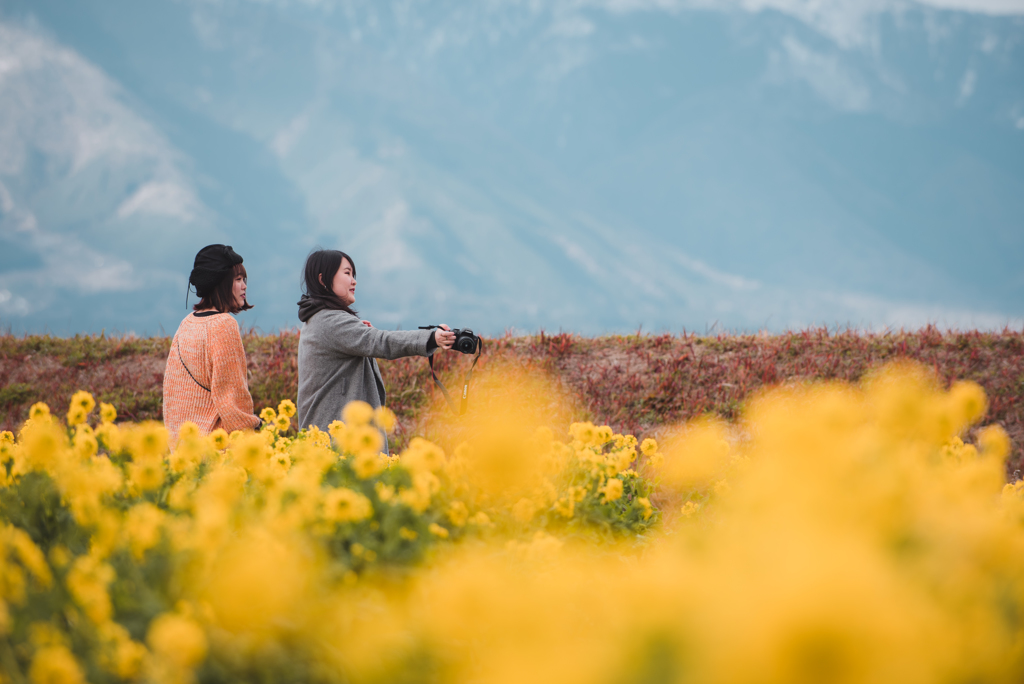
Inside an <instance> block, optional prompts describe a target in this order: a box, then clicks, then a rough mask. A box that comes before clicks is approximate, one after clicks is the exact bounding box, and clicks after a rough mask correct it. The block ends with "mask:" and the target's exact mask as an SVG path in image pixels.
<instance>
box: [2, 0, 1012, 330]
mask: <svg viewBox="0 0 1024 684" xmlns="http://www.w3.org/2000/svg"><path fill="white" fill-rule="evenodd" d="M210 242H225V243H228V244H232V245H233V246H234V247H235V249H236V250H237V251H239V252H240V253H241V254H243V256H245V258H246V265H247V267H248V268H249V271H250V297H251V300H252V301H253V302H254V303H255V304H256V308H255V309H253V310H252V311H251V312H248V313H246V314H243V315H242V316H240V321H241V322H242V323H243V325H256V326H258V327H260V328H262V329H265V330H272V329H277V328H282V327H291V326H294V325H296V324H297V323H298V321H297V318H296V316H295V311H296V309H295V301H296V300H297V299H298V296H299V287H298V275H299V272H300V270H301V266H302V261H303V258H304V256H305V255H306V254H307V253H308V251H309V250H310V249H311V248H313V247H314V246H316V245H320V246H324V247H332V248H339V249H343V250H345V251H346V252H349V253H350V254H352V255H353V257H354V258H355V260H356V262H357V266H358V268H359V290H358V292H357V297H358V301H357V306H358V307H359V308H360V310H361V312H362V313H363V314H364V315H365V316H366V317H368V318H370V319H371V320H373V321H374V322H375V324H377V325H379V326H381V327H388V328H393V327H399V326H401V327H410V326H415V325H420V324H424V323H431V322H437V321H442V320H443V321H446V322H449V323H452V324H453V325H460V326H469V327H473V328H475V329H479V330H483V331H486V332H488V333H500V332H502V331H504V330H506V329H515V330H519V331H531V330H537V329H539V328H545V329H547V330H557V329H566V330H575V331H579V332H584V333H590V334H593V333H602V332H613V331H633V330H636V329H637V327H639V326H643V327H644V329H647V330H681V329H683V328H686V329H690V330H706V329H709V328H712V327H715V328H716V329H718V328H722V329H745V330H750V329H760V328H767V329H773V330H779V329H784V328H799V327H804V326H808V325H814V324H827V325H853V326H860V327H870V328H885V327H917V326H920V325H924V324H927V323H937V324H940V325H945V326H955V327H986V328H991V327H1001V326H1003V325H1006V324H1011V325H1014V326H1020V325H1021V323H1022V319H1024V270H1022V269H1021V267H1020V264H1021V263H1024V0H927V2H923V3H922V2H907V1H902V0H859V1H852V0H836V1H834V2H825V1H822V0H562V1H553V2H538V1H527V0H523V1H521V2H517V1H515V0H491V1H489V2H479V3H465V2H461V1H460V2H456V1H454V0H452V1H445V0H437V1H433V2H426V1H421V2H414V1H410V0H391V1H388V2H379V1H378V2H371V1H369V0H363V1H359V0H347V1H346V0H291V1H287V0H276V1H275V0H152V1H150V2H146V3H139V2H137V1H134V0H78V1H76V2H74V3H67V2H66V0H0V326H2V327H3V328H10V329H12V330H14V331H17V332H23V331H43V330H46V331H52V332H57V333H60V334H68V333H74V332H79V331H98V330H101V329H106V330H108V331H134V332H137V333H139V334H152V333H159V332H161V331H164V332H167V331H172V330H173V329H174V328H175V327H176V326H177V323H178V321H179V320H180V319H181V318H182V317H183V316H184V315H185V314H186V309H185V284H186V281H187V274H188V271H189V269H190V267H191V260H192V257H193V256H194V254H195V252H196V251H197V250H198V249H199V248H200V247H202V246H203V245H205V244H208V243H210Z"/></svg>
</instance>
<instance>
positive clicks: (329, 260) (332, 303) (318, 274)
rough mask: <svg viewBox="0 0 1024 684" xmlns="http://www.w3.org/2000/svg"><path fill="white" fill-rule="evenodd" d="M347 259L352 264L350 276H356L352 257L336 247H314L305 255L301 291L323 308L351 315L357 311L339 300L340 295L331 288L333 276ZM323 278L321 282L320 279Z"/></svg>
mask: <svg viewBox="0 0 1024 684" xmlns="http://www.w3.org/2000/svg"><path fill="white" fill-rule="evenodd" d="M345 259H348V263H350V264H352V277H353V278H355V277H356V262H354V261H352V257H350V256H349V255H348V254H345V253H344V252H342V251H341V250H337V249H315V250H313V251H312V252H310V253H309V256H308V257H306V269H305V271H304V273H303V283H302V293H303V294H304V295H306V296H307V297H310V298H311V299H313V300H315V301H316V303H317V304H318V305H322V308H324V309H331V310H334V311H345V312H348V313H350V314H352V315H353V316H358V315H359V312H357V311H355V310H354V309H352V308H351V307H350V306H349V305H348V304H346V303H345V302H343V301H341V297H339V296H338V295H337V294H335V292H334V290H333V289H332V287H331V286H332V284H333V283H334V276H335V275H337V273H338V269H340V268H341V264H342V262H343V261H344V260H345ZM321 280H323V282H322V283H321V282H320V281H321Z"/></svg>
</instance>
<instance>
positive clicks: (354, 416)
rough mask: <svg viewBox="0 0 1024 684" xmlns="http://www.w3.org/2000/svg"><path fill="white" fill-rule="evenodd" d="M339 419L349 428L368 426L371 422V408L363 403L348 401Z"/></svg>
mask: <svg viewBox="0 0 1024 684" xmlns="http://www.w3.org/2000/svg"><path fill="white" fill-rule="evenodd" d="M341 419H342V420H343V421H345V424H346V425H348V426H350V427H358V426H360V425H368V424H369V423H370V421H371V420H373V408H372V407H371V406H370V405H369V404H367V403H366V402H365V401H350V402H349V403H348V404H346V405H345V408H344V409H343V410H342V412H341Z"/></svg>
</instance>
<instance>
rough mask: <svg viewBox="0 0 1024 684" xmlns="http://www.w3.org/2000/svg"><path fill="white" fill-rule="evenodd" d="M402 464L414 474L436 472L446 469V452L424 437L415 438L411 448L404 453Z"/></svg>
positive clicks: (410, 443)
mask: <svg viewBox="0 0 1024 684" xmlns="http://www.w3.org/2000/svg"><path fill="white" fill-rule="evenodd" d="M401 462H402V465H404V466H405V467H406V468H408V469H409V470H411V471H413V472H420V471H423V472H436V471H438V470H440V469H441V468H443V467H444V464H445V458H444V451H443V450H442V449H441V447H439V446H437V445H436V444H433V443H432V442H428V441H427V440H425V439H423V438H422V437H413V438H412V441H411V442H409V448H408V449H406V450H405V451H403V452H402V456H401Z"/></svg>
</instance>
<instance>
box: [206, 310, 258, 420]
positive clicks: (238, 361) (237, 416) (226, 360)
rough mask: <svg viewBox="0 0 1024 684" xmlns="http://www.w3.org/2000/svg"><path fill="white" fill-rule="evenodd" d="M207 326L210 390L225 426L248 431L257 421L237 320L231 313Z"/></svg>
mask: <svg viewBox="0 0 1024 684" xmlns="http://www.w3.org/2000/svg"><path fill="white" fill-rule="evenodd" d="M217 318H218V319H221V320H218V321H217V322H216V324H213V325H211V326H210V346H209V349H210V361H211V364H212V368H211V372H210V378H211V382H210V392H211V394H212V395H213V404H214V406H216V408H217V414H218V415H219V416H220V419H221V422H222V423H223V426H224V429H225V430H227V431H228V432H232V431H233V430H247V429H251V428H255V427H256V426H257V425H258V424H259V421H260V419H259V417H258V416H255V415H253V412H252V395H250V394H249V384H248V382H247V381H246V371H247V368H246V363H245V348H244V347H243V346H242V335H241V333H239V332H238V322H237V321H235V319H234V318H233V317H231V316H217Z"/></svg>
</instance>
